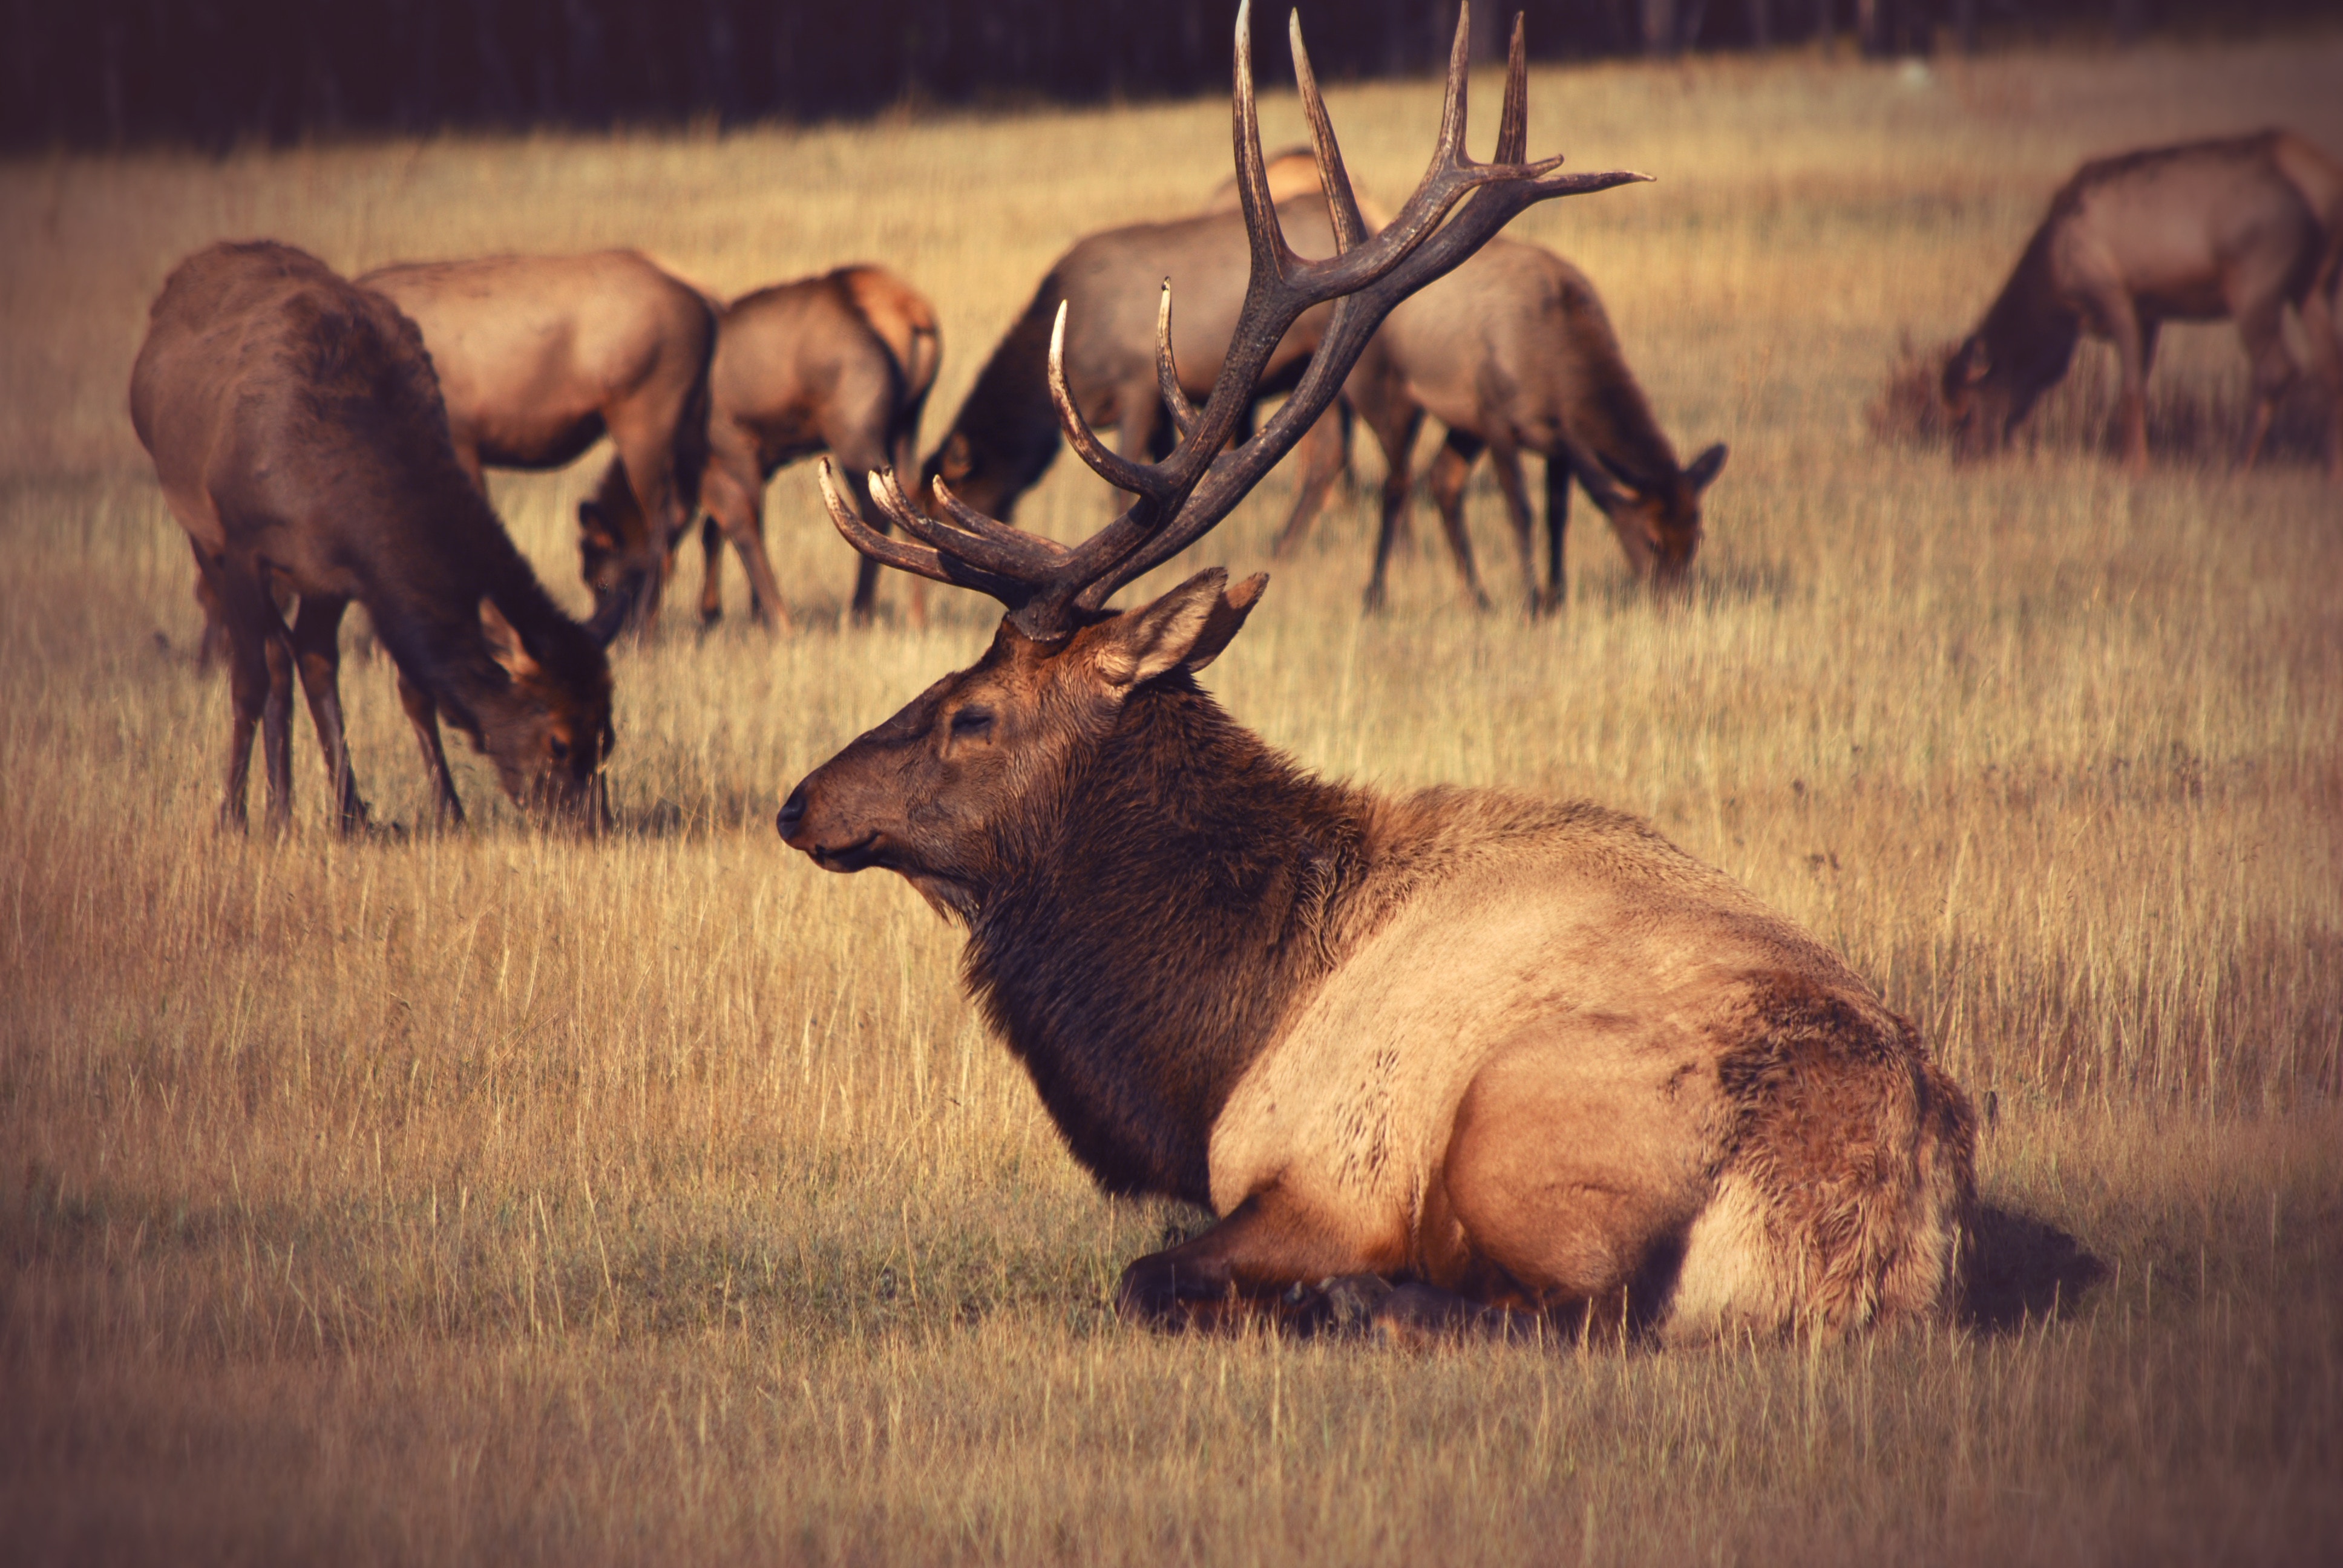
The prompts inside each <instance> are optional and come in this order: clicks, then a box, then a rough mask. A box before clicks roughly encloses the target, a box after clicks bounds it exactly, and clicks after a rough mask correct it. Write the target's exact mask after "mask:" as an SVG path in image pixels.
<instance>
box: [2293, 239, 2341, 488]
mask: <svg viewBox="0 0 2343 1568" xmlns="http://www.w3.org/2000/svg"><path fill="white" fill-rule="evenodd" d="M2338 285H2343V234H2338V235H2337V236H2335V238H2334V239H2333V241H2331V242H2330V244H2329V246H2328V256H2327V260H2326V262H2325V263H2324V264H2323V265H2322V266H2320V268H2319V272H2318V277H2317V278H2315V279H2314V280H2313V281H2312V283H2311V286H2310V291H2309V292H2308V294H2306V295H2304V296H2303V297H2302V305H2301V307H2300V308H2301V311H2302V330H2303V336H2304V337H2305V338H2307V339H2308V342H2309V346H2310V364H2311V368H2313V369H2314V370H2316V371H2317V372H2318V379H2319V380H2320V381H2321V382H2323V383H2324V384H2325V385H2326V387H2327V477H2328V479H2329V480H2335V479H2343V318H2338V317H2337V315H2336V309H2335V306H2336V296H2337V294H2338V291H2343V290H2338Z"/></svg>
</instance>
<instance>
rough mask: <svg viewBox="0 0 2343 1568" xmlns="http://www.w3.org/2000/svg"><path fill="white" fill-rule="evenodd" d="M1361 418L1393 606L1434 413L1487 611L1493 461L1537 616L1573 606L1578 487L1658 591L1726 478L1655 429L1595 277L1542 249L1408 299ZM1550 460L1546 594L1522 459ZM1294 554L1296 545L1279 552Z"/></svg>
mask: <svg viewBox="0 0 2343 1568" xmlns="http://www.w3.org/2000/svg"><path fill="white" fill-rule="evenodd" d="M1346 390H1347V393H1348V396H1349V397H1350V399H1351V403H1352V405H1353V407H1355V408H1356V409H1357V410H1358V412H1359V415H1360V417H1362V418H1363V419H1364V420H1365V421H1366V423H1367V426H1368V427H1369V428H1371V429H1373V431H1374V432H1375V437H1376V440H1377V442H1378V443H1379V444H1380V445H1381V446H1382V447H1383V457H1384V459H1385V463H1386V470H1385V474H1386V477H1385V478H1384V481H1383V528H1382V532H1381V534H1380V535H1379V536H1378V538H1377V540H1376V543H1375V568H1374V575H1373V578H1370V579H1369V580H1368V583H1367V593H1366V603H1367V608H1369V609H1371V610H1373V609H1377V608H1381V607H1382V605H1383V594H1384V578H1385V573H1386V571H1387V570H1388V568H1389V565H1390V561H1391V551H1392V545H1393V541H1394V539H1395V538H1397V536H1398V534H1399V533H1400V532H1401V531H1403V528H1404V527H1405V517H1406V508H1407V504H1408V494H1409V489H1410V487H1411V482H1412V480H1413V472H1412V467H1413V457H1412V454H1413V451H1414V447H1415V439H1416V433H1417V431H1418V430H1419V429H1421V428H1422V427H1423V416H1424V415H1425V414H1426V413H1427V412H1429V413H1430V414H1431V415H1432V417H1433V418H1435V419H1438V420H1439V421H1440V422H1441V423H1442V424H1443V425H1444V426H1446V427H1447V437H1446V439H1445V440H1444V441H1443V443H1442V445H1441V448H1440V454H1439V456H1438V457H1435V458H1434V459H1433V466H1432V493H1433V499H1434V500H1435V501H1436V502H1437V503H1438V505H1439V508H1440V520H1441V525H1442V527H1443V529H1444V531H1445V532H1446V534H1447V538H1448V548H1449V550H1450V552H1451V553H1452V554H1453V556H1454V557H1455V558H1456V565H1457V568H1458V570H1460V571H1461V572H1463V577H1464V586H1465V589H1466V591H1467V592H1468V593H1470V594H1471V595H1472V597H1473V601H1474V602H1475V603H1476V604H1478V605H1480V606H1481V607H1482V608H1487V606H1488V603H1489V596H1488V593H1487V590H1486V589H1484V588H1483V587H1482V585H1481V574H1480V571H1479V569H1478V568H1476V567H1475V566H1474V564H1473V544H1472V539H1471V538H1470V536H1469V535H1467V534H1466V532H1465V530H1464V481H1465V479H1466V477H1468V476H1469V475H1470V474H1471V472H1472V468H1473V460H1474V459H1475V458H1476V457H1478V456H1479V455H1480V453H1481V452H1482V451H1483V450H1484V449H1485V450H1486V451H1487V452H1488V454H1489V457H1490V461H1491V463H1492V464H1493V466H1494V467H1495V468H1496V472H1497V486H1498V488H1499V490H1500V491H1501V492H1502V493H1503V496H1504V498H1505V511H1506V516H1507V518H1508V520H1509V521H1510V522H1511V523H1512V524H1513V540H1514V543H1515V545H1516V546H1517V547H1518V548H1519V550H1520V552H1521V559H1522V578H1523V586H1524V588H1525V589H1526V591H1527V595H1528V605H1529V613H1530V614H1531V615H1532V616H1536V615H1540V614H1542V613H1544V612H1545V611H1548V610H1554V609H1559V608H1561V607H1562V603H1563V588H1564V584H1563V535H1564V530H1565V529H1566V528H1568V526H1569V522H1570V482H1571V479H1572V478H1573V477H1576V478H1577V480H1578V482H1579V484H1580V485H1582V486H1584V487H1585V490H1586V493H1587V495H1588V496H1589V497H1590V498H1593V500H1594V504H1595V506H1596V507H1597V508H1600V509H1601V510H1602V513H1603V515H1604V518H1607V519H1608V520H1609V522H1610V524H1611V528H1612V531H1613V532H1614V533H1615V534H1616V535H1618V537H1619V543H1620V547H1621V548H1623V549H1624V550H1625V551H1626V553H1627V560H1628V564H1629V565H1630V566H1632V567H1633V568H1634V570H1635V573H1636V575H1637V576H1638V577H1641V578H1647V579H1649V580H1651V581H1652V582H1653V583H1654V586H1656V587H1660V588H1668V587H1672V586H1674V585H1676V584H1679V583H1681V582H1682V580H1683V578H1684V573H1685V571H1686V570H1687V568H1690V566H1691V565H1692V559H1693V556H1694V553H1695V552H1696V551H1697V550H1698V549H1699V548H1700V538H1701V513H1700V508H1701V496H1702V493H1703V492H1704V491H1705V490H1706V489H1707V488H1708V486H1709V484H1710V482H1711V481H1713V480H1714V479H1715V477H1716V475H1717V470H1718V469H1720V468H1722V467H1724V466H1725V447H1723V446H1722V445H1717V446H1713V447H1709V448H1708V449H1707V450H1706V451H1704V452H1703V453H1701V454H1700V456H1698V457H1694V459H1693V460H1692V462H1691V463H1690V464H1688V465H1681V464H1679V463H1678V462H1677V461H1676V451H1675V447H1674V446H1673V445H1672V444H1670V442H1669V440H1668V438H1667V436H1666V435H1665V434H1664V432H1663V431H1662V430H1661V429H1660V426H1659V421H1658V420H1656V419H1654V418H1653V417H1652V410H1651V405H1650V404H1649V403H1648V402H1646V401H1645V399H1644V389H1643V388H1642V387H1640V386H1638V385H1636V382H1635V377H1634V373H1633V372H1632V371H1630V370H1629V369H1628V368H1627V361H1626V357H1625V356H1624V355H1623V354H1622V353H1621V352H1620V350H1619V339H1618V337H1617V336H1616V335H1615V334H1614V333H1613V332H1612V330H1611V321H1610V318H1609V317H1607V316H1606V315H1604V310H1603V302H1602V300H1600V299H1599V298H1597V297H1595V293H1594V285H1593V284H1592V283H1589V282H1588V281H1587V278H1586V275H1585V274H1584V273H1583V272H1581V271H1579V270H1578V269H1577V268H1576V267H1574V266H1571V265H1570V263H1568V262H1566V261H1564V260H1563V259H1562V257H1560V256H1556V255H1554V253H1553V252H1552V251H1549V250H1545V249H1543V248H1541V247H1540V246H1534V245H1524V244H1522V243H1521V242H1519V241H1516V240H1509V239H1502V238H1500V239H1493V240H1491V241H1490V242H1489V243H1488V245H1486V246H1483V248H1482V249H1481V251H1480V252H1479V253H1478V254H1476V255H1475V256H1473V257H1472V258H1471V259H1469V260H1467V261H1466V262H1464V263H1463V265H1462V266H1459V267H1457V269H1456V270H1455V271H1454V272H1452V273H1450V274H1449V275H1448V276H1446V277H1443V278H1442V279H1441V280H1440V281H1439V282H1438V283H1435V284H1433V285H1432V286H1430V287H1428V288H1426V289H1424V290H1423V293H1421V294H1418V295H1415V296H1413V297H1411V298H1408V299H1405V300H1403V301H1402V302H1401V303H1400V304H1399V306H1398V307H1396V308H1395V309H1393V311H1392V313H1391V318H1390V319H1389V320H1387V321H1385V322H1384V323H1383V330H1382V331H1381V332H1379V333H1377V334H1376V335H1375V341H1374V343H1373V345H1371V346H1370V347H1368V349H1367V352H1366V353H1365V355H1364V356H1363V357H1361V359H1360V361H1359V365H1358V368H1357V369H1355V370H1353V372H1352V374H1351V380H1350V384H1349V386H1348V387H1347V389H1346ZM1524 452H1534V453H1536V454H1538V455H1539V456H1541V457H1544V459H1545V516H1546V551H1545V568H1546V569H1545V585H1544V588H1540V587H1539V585H1538V573H1537V563H1536V559H1535V556H1536V548H1535V544H1534V538H1535V530H1536V520H1535V518H1534V516H1533V515H1532V513H1531V510H1530V502H1529V495H1528V492H1527V489H1526V487H1524V486H1523V482H1522V462H1521V459H1522V454H1523V453H1524ZM1291 546H1292V540H1291V539H1289V538H1284V537H1281V538H1280V539H1279V541H1278V547H1279V550H1280V553H1283V552H1284V551H1285V550H1286V549H1288V548H1291Z"/></svg>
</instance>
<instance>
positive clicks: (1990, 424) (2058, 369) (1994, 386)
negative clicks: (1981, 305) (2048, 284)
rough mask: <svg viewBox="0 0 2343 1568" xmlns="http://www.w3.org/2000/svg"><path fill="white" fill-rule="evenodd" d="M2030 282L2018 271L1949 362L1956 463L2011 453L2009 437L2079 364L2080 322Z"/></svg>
mask: <svg viewBox="0 0 2343 1568" xmlns="http://www.w3.org/2000/svg"><path fill="white" fill-rule="evenodd" d="M2032 259H2033V256H2032V253H2031V252H2029V253H2028V256H2027V261H2028V262H2030V261H2031V260H2032ZM2033 281H2034V280H2033V276H2032V269H2031V268H2030V267H2029V266H2026V265H2024V264H2021V265H2020V266H2019V268H2018V271H2017V273H2016V276H2013V277H2012V278H2011V279H2010V281H2009V285H2008V286H2007V287H2006V288H2005V289H2004V290H2003V292H2002V296H2001V297H2000V298H1998V299H1996V301H1994V305H1993V308H1992V309H1991V310H1989V311H1987V312H1986V319H1985V323H1984V325H1983V326H1981V327H1978V328H1977V329H1976V331H1975V332H1972V333H1971V334H1969V336H1968V337H1966V338H1964V339H1962V341H1961V346H1960V347H1957V348H1956V349H1954V350H1953V352H1952V353H1951V354H1950V355H1949V356H1948V357H1946V360H1945V373H1944V379H1943V392H1944V401H1945V423H1946V426H1947V427H1949V428H1950V430H1951V433H1952V441H1953V452H1954V455H1955V456H1956V457H1987V456H1990V455H1991V454H1993V453H1996V452H1998V451H2000V450H2002V449H2003V448H2004V447H2007V446H2008V445H2009V433H2010V432H2011V431H2012V430H2015V429H2016V428H2017V426H2018V423H2019V421H2021V420H2023V419H2024V418H2025V417H2026V415H2027V414H2029V413H2031V412H2032V411H2033V408H2034V404H2035V401H2036V399H2037V398H2039V397H2041V396H2042V394H2043V393H2044V392H2046V391H2047V390H2049V389H2050V388H2051V387H2054V386H2056V384H2057V382H2058V379H2059V378H2060V377H2063V376H2065V375H2066V367H2067V366H2068V365H2070V364H2071V363H2073V361H2074V357H2075V346H2076V343H2077V340H2078V339H2079V338H2080V337H2081V336H2082V327H2081V323H2080V321H2079V319H2078V318H2077V317H2075V316H2074V315H2073V313H2072V312H2069V311H2066V309H2064V308H2063V307H2059V306H2057V305H2056V304H2055V302H2050V301H2046V300H2042V299H2038V298H2035V297H2032V295H2031V294H2030V293H2029V289H2030V288H2031V286H2032V284H2033Z"/></svg>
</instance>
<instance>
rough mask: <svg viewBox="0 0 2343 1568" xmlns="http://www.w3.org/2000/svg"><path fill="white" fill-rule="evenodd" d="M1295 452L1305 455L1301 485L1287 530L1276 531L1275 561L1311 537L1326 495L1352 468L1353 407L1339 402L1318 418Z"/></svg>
mask: <svg viewBox="0 0 2343 1568" xmlns="http://www.w3.org/2000/svg"><path fill="white" fill-rule="evenodd" d="M1294 450H1295V451H1297V452H1299V453H1301V454H1302V484H1301V487H1300V488H1299V489H1297V490H1296V491H1295V492H1294V496H1293V510H1292V511H1291V512H1289V513H1288V514H1286V518H1285V526H1284V527H1283V528H1280V529H1278V530H1277V542H1276V543H1274V544H1272V546H1270V548H1269V554H1270V558H1271V559H1272V560H1282V559H1284V558H1286V556H1287V555H1289V554H1291V553H1292V550H1293V548H1294V547H1296V546H1297V545H1299V544H1301V542H1302V539H1303V538H1306V537H1307V536H1308V535H1309V532H1310V525H1311V524H1312V523H1313V522H1315V521H1317V520H1318V513H1319V511H1320V510H1321V509H1322V508H1323V507H1324V506H1325V504H1326V495H1327V492H1328V491H1330V490H1332V488H1333V487H1334V481H1335V480H1337V479H1339V478H1341V477H1342V475H1343V474H1344V473H1345V472H1346V471H1347V470H1348V469H1349V467H1350V466H1351V406H1350V404H1348V403H1347V402H1338V403H1336V404H1335V405H1334V406H1333V407H1332V408H1329V409H1327V410H1326V412H1324V413H1323V414H1321V415H1320V416H1318V422H1317V423H1316V424H1314V425H1312V426H1311V427H1310V428H1309V430H1308V431H1307V432H1305V433H1304V434H1303V436H1302V439H1301V440H1300V441H1298V442H1296V443H1295V444H1294Z"/></svg>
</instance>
